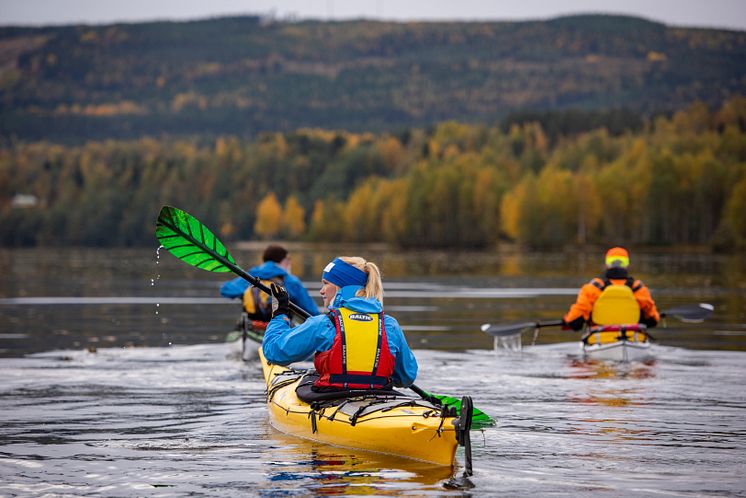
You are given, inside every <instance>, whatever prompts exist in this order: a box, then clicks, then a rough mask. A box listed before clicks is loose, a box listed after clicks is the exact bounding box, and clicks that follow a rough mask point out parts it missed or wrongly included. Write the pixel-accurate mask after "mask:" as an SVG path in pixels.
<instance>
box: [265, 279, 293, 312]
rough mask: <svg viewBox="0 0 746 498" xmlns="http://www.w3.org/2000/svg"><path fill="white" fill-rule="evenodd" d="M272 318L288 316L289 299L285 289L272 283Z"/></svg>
mask: <svg viewBox="0 0 746 498" xmlns="http://www.w3.org/2000/svg"><path fill="white" fill-rule="evenodd" d="M270 288H271V290H272V318H275V317H278V316H280V315H287V316H290V298H289V297H288V291H286V290H285V287H283V286H281V285H277V284H275V283H272V284H271V285H270Z"/></svg>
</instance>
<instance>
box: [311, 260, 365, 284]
mask: <svg viewBox="0 0 746 498" xmlns="http://www.w3.org/2000/svg"><path fill="white" fill-rule="evenodd" d="M321 278H322V279H324V280H326V281H327V282H330V283H332V284H334V285H336V286H337V287H347V286H348V285H359V286H361V287H365V284H367V283H368V274H367V273H365V272H364V271H362V270H359V269H357V268H355V267H354V266H352V265H351V264H349V263H346V262H344V261H342V260H341V259H339V258H336V259H335V260H334V261H332V262H331V263H329V264H328V265H326V268H324V271H323V273H322V274H321Z"/></svg>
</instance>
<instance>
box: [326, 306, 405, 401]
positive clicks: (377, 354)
mask: <svg viewBox="0 0 746 498" xmlns="http://www.w3.org/2000/svg"><path fill="white" fill-rule="evenodd" d="M330 318H331V319H332V321H333V322H334V326H335V328H336V334H335V336H334V343H333V344H332V347H331V349H330V350H328V351H324V352H320V353H316V356H315V357H314V360H313V363H314V366H315V367H316V371H317V372H318V374H319V379H318V380H317V381H316V382H315V383H314V385H315V386H317V387H338V388H343V389H384V388H387V387H390V385H391V376H392V375H393V373H394V363H395V358H394V355H392V354H391V351H389V344H388V340H387V339H386V328H385V327H384V325H383V312H381V313H360V312H358V311H353V310H351V309H348V308H339V309H332V310H331V313H330Z"/></svg>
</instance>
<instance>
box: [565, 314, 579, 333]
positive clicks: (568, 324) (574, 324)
mask: <svg viewBox="0 0 746 498" xmlns="http://www.w3.org/2000/svg"><path fill="white" fill-rule="evenodd" d="M584 325H585V319H584V318H583V317H582V316H579V317H577V318H576V319H575V320H573V321H571V322H566V321H565V320H564V318H563V319H562V328H563V329H568V328H569V329H572V330H574V331H576V332H577V331H579V330H581V329H582V328H583V326H584Z"/></svg>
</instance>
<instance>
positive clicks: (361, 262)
mask: <svg viewBox="0 0 746 498" xmlns="http://www.w3.org/2000/svg"><path fill="white" fill-rule="evenodd" d="M339 259H341V260H342V261H344V262H345V263H347V264H350V265H352V266H354V267H355V268H357V269H358V270H361V271H364V272H365V274H366V275H368V283H366V284H365V287H364V288H363V289H361V290H359V291H357V293H356V294H355V295H356V296H358V297H365V298H371V297H374V298H376V299H378V300H379V301H380V302H381V304H383V281H382V280H381V270H379V269H378V266H376V264H375V263H372V262H370V261H366V260H365V259H363V258H361V257H359V256H340V257H339Z"/></svg>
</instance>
